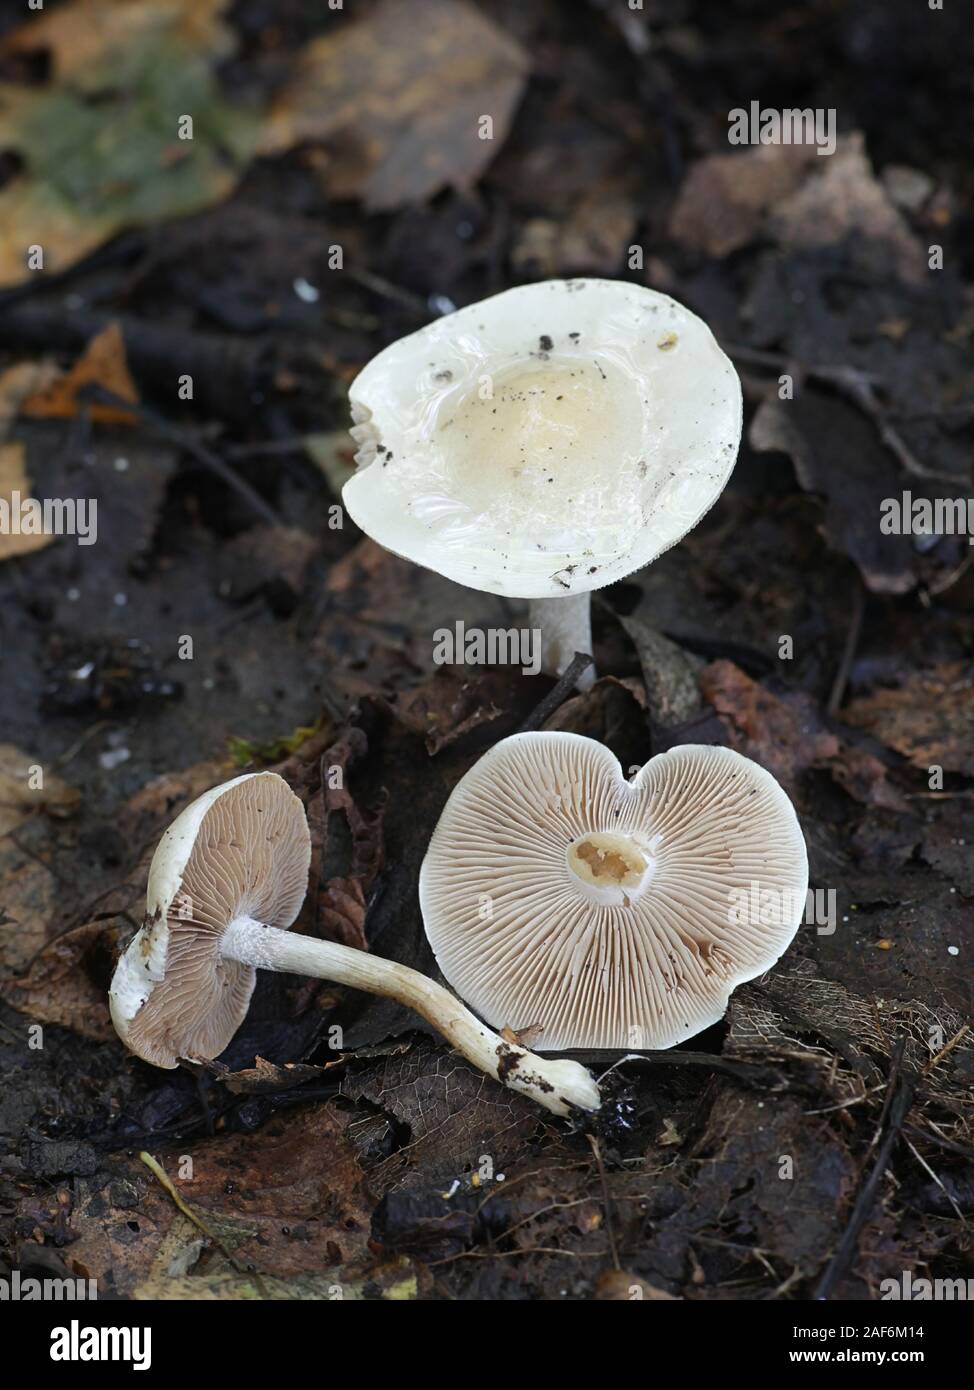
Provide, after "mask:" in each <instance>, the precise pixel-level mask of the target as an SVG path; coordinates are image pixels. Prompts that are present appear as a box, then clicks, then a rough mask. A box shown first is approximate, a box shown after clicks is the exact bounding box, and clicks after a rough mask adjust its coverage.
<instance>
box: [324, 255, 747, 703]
mask: <svg viewBox="0 0 974 1390" xmlns="http://www.w3.org/2000/svg"><path fill="white" fill-rule="evenodd" d="M349 398H350V402H351V407H352V418H353V420H354V422H355V423H354V425H353V428H352V434H353V436H354V437H355V439H356V441H357V443H358V445H359V449H358V452H357V454H356V462H357V463H358V465H359V467H358V471H357V472H356V473H355V474H354V476H353V477H352V478H350V479H349V481H348V482H347V483H346V484H345V487H344V489H343V492H342V497H343V500H344V502H345V506H346V507H347V509H348V512H349V514H350V515H351V517H352V519H353V520H354V521H355V522H356V523H357V525H358V526H360V527H361V529H362V530H363V531H365V532H366V533H367V534H368V535H370V536H371V537H372V538H373V539H374V540H377V541H379V542H380V544H382V545H384V546H385V547H386V548H387V549H388V550H391V551H394V552H395V553H396V554H397V555H403V556H405V557H406V558H407V559H409V560H413V561H415V562H416V563H417V564H421V565H425V566H426V567H427V568H428V569H432V570H436V571H437V572H438V573H440V574H442V575H445V576H446V577H447V578H448V579H453V580H455V581H456V582H457V583H458V584H466V585H467V586H469V587H470V588H472V589H481V590H485V591H486V592H487V593H492V594H503V595H507V596H510V597H514V598H525V599H529V600H530V601H531V604H530V614H529V623H530V626H531V627H532V628H540V630H541V634H542V642H541V645H542V651H541V665H542V669H543V670H544V671H546V672H547V673H548V674H560V673H561V672H562V671H564V669H565V668H566V667H567V666H568V665H569V663H570V662H571V660H572V657H573V655H574V653H575V651H576V650H577V651H581V652H585V653H589V654H590V653H591V649H592V636H591V626H590V606H591V600H590V591H591V590H593V589H600V588H602V587H603V586H604V585H606V584H611V583H613V582H614V581H615V580H617V579H622V578H624V577H625V576H626V575H628V574H631V573H632V571H633V570H636V569H639V568H640V567H641V566H643V565H646V564H649V563H650V562H651V561H652V560H655V559H656V557H657V556H658V555H660V554H661V553H662V552H663V551H664V550H668V549H669V548H670V546H672V545H675V544H676V542H677V541H679V540H680V539H681V538H682V537H683V536H685V535H686V533H687V532H688V531H689V530H690V529H691V528H692V527H693V526H695V525H696V524H697V522H698V521H699V520H700V519H701V517H702V516H703V515H704V513H705V512H707V511H708V510H709V508H710V507H711V506H713V504H714V502H715V501H716V500H717V498H718V497H719V496H720V493H721V492H722V491H723V488H724V486H725V484H726V482H727V479H728V478H729V477H730V474H731V470H732V469H733V467H734V461H735V459H736V457H737V449H738V445H739V443H740V438H741V386H740V381H739V380H738V376H737V373H736V372H735V370H734V368H733V366H732V365H731V363H730V362H729V360H728V359H727V357H725V355H724V354H723V352H721V350H720V348H719V347H718V346H717V343H716V342H715V340H714V337H713V335H712V333H711V332H710V330H709V328H708V327H707V326H706V324H705V323H704V322H703V320H702V319H699V318H698V317H697V316H696V315H695V314H692V313H691V312H690V311H689V310H688V309H685V308H684V307H683V306H682V305H680V304H677V303H676V302H675V301H674V300H672V299H669V298H668V297H667V296H666V295H663V294H658V293H657V292H656V291H655V290H650V289H647V288H645V287H644V286H641V285H632V284H628V283H625V282H622V281H615V280H597V279H589V280H548V281H544V282H542V283H540V284H535V285H525V286H521V287H519V288H516V289H512V290H507V291H505V292H504V293H503V294H498V295H495V296H493V297H492V298H491V299H486V300H484V301H483V302H481V303H479V304H472V305H470V306H468V307H467V308H465V309H459V310H457V312H455V313H452V314H448V315H447V316H446V317H444V318H440V319H437V320H436V321H435V322H433V323H431V324H428V325H427V326H426V327H425V328H423V329H420V331H419V332H417V333H412V334H410V335H409V336H408V337H405V338H401V339H400V340H399V341H398V342H395V343H393V344H392V345H391V346H390V347H387V348H386V349H385V350H384V351H382V352H380V353H379V354H378V356H377V357H375V358H373V360H372V361H371V362H370V363H368V365H367V366H366V367H365V368H364V369H363V370H362V371H361V372H360V373H359V375H358V376H357V377H356V378H355V380H354V381H353V382H352V385H351V387H350V389H349ZM591 679H592V673H591V670H590V671H589V672H587V673H586V676H585V677H583V678H582V680H581V681H580V682H579V683H580V684H582V685H584V684H585V683H587V682H590V681H591Z"/></svg>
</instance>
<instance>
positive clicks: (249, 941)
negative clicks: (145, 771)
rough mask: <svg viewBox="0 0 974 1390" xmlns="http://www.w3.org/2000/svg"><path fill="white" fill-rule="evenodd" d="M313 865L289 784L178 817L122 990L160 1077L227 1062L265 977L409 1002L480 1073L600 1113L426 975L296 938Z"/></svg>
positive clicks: (273, 782)
mask: <svg viewBox="0 0 974 1390" xmlns="http://www.w3.org/2000/svg"><path fill="white" fill-rule="evenodd" d="M310 858H311V837H310V835H309V833H308V824H307V819H306V817H305V813H304V807H303V806H302V804H301V802H300V801H299V800H298V798H297V797H296V796H295V795H294V793H293V792H292V791H291V790H290V788H289V787H288V785H287V783H286V782H285V781H284V780H283V778H281V777H278V776H277V774H276V773H272V772H258V773H249V774H247V775H245V776H243V777H236V778H234V779H233V781H231V782H226V783H224V784H223V785H222V786H219V787H214V788H212V790H210V791H208V792H206V793H205V794H204V795H203V796H201V797H200V798H199V799H198V800H197V801H194V802H193V803H192V804H191V805H190V806H187V807H186V809H185V810H184V811H183V812H182V813H181V814H180V815H179V816H177V817H176V819H175V820H174V821H173V823H172V825H171V826H170V827H169V829H168V830H167V831H166V832H165V834H164V835H163V837H162V839H161V840H160V842H159V846H158V848H157V849H156V852H155V854H154V856H153V859H152V864H151V866H150V868H149V884H148V890H147V895H146V909H147V911H146V918H145V921H144V923H143V925H142V927H141V929H140V931H139V932H138V933H137V935H136V936H135V938H134V939H133V941H132V943H131V945H130V946H129V947H128V950H127V951H126V952H125V954H124V955H123V956H122V958H121V960H120V961H119V963H118V966H117V967H116V970H115V974H114V977H113V979H112V984H111V990H110V993H109V1003H110V1007H111V1014H112V1021H113V1022H114V1024H115V1028H116V1030H117V1032H118V1034H119V1037H120V1038H121V1039H122V1041H123V1042H124V1043H125V1045H126V1046H127V1047H128V1048H130V1049H131V1051H132V1052H135V1053H136V1054H137V1055H138V1056H140V1057H142V1058H144V1059H145V1060H146V1061H147V1062H152V1063H153V1064H154V1065H155V1066H157V1067H175V1066H176V1065H177V1064H178V1061H179V1058H181V1057H186V1058H192V1057H216V1056H218V1055H219V1054H220V1053H221V1052H222V1051H223V1050H224V1048H225V1047H226V1046H227V1045H228V1043H229V1042H230V1040H231V1038H232V1037H233V1035H234V1033H235V1032H236V1031H237V1029H238V1028H239V1027H240V1025H241V1023H242V1022H243V1020H244V1016H245V1015H246V1012H247V1008H248V1005H249V1004H250V997H251V995H252V993H253V990H254V984H255V982H256V978H257V974H256V972H257V970H258V969H264V970H282V971H289V972H294V973H296V974H304V975H312V976H315V977H316V978H318V979H322V980H333V981H335V982H336V983H338V984H345V985H351V986H353V987H354V988H356V989H363V990H367V991H370V992H371V993H373V994H381V995H386V996H388V997H389V998H392V999H396V1000H398V1001H399V1002H400V1003H402V1004H405V1005H406V1006H407V1007H408V1008H411V1009H414V1010H415V1011H416V1013H418V1014H421V1015H422V1017H423V1018H425V1019H426V1020H427V1021H428V1022H429V1023H431V1024H432V1025H433V1026H434V1028H437V1029H438V1030H439V1031H440V1032H441V1033H442V1034H443V1036H444V1037H445V1038H446V1039H447V1040H448V1041H449V1042H451V1043H452V1044H453V1046H454V1047H455V1048H456V1049H457V1051H459V1052H461V1053H462V1054H463V1056H464V1057H466V1058H467V1060H468V1061H470V1062H471V1063H473V1065H474V1066H476V1067H479V1068H480V1070H482V1071H485V1072H487V1073H488V1075H490V1076H494V1077H496V1078H497V1079H498V1080H500V1081H502V1082H504V1084H505V1085H507V1086H510V1087H511V1088H512V1089H513V1090H516V1091H521V1092H522V1093H523V1094H525V1095H528V1096H531V1097H532V1099H534V1100H536V1101H537V1102H538V1103H539V1104H540V1105H543V1106H545V1107H546V1108H547V1109H548V1110H551V1111H553V1113H554V1114H556V1115H566V1114H568V1113H570V1111H571V1110H572V1109H573V1108H574V1107H578V1108H579V1109H582V1110H596V1109H598V1106H599V1091H598V1087H597V1086H596V1084H595V1082H594V1081H593V1080H592V1078H591V1076H590V1075H589V1073H588V1072H587V1071H586V1070H585V1068H584V1067H582V1066H579V1064H578V1063H577V1062H572V1061H557V1060H550V1059H545V1058H541V1057H535V1056H534V1055H533V1054H532V1053H530V1052H528V1051H526V1050H525V1049H524V1048H522V1047H519V1046H517V1045H516V1044H515V1043H512V1042H508V1041H507V1040H505V1039H504V1038H500V1037H498V1036H497V1035H496V1034H494V1033H492V1032H491V1031H490V1029H489V1028H485V1027H484V1025H483V1024H482V1023H481V1022H480V1020H479V1019H477V1018H475V1017H474V1016H473V1014H471V1013H470V1011H469V1010H468V1009H466V1008H464V1006H463V1004H461V1003H460V1002H459V1001H458V1000H457V999H456V998H455V997H454V996H453V995H452V994H451V993H450V992H449V990H446V989H444V988H443V986H442V985H438V984H435V983H434V982H433V981H432V980H428V979H427V978H426V977H425V976H424V975H422V974H420V973H419V971H417V970H410V969H409V968H408V967H407V966H403V965H397V964H395V963H394V962H392V961H387V960H380V959H378V958H377V957H375V956H372V955H369V954H368V952H366V951H356V950H353V949H352V948H351V947H348V946H342V945H339V944H338V943H336V942H333V941H318V940H315V939H313V938H311V937H307V936H298V935H292V934H291V933H290V932H289V931H288V930H287V928H288V927H290V926H291V924H292V923H293V921H294V919H295V918H296V916H297V914H298V912H299V911H300V908H301V904H302V902H303V901H304V897H305V894H306V892H307V886H308V865H309V863H310Z"/></svg>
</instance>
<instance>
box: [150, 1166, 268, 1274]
mask: <svg viewBox="0 0 974 1390" xmlns="http://www.w3.org/2000/svg"><path fill="white" fill-rule="evenodd" d="M139 1159H140V1160H141V1162H142V1163H144V1164H145V1166H146V1167H147V1168H148V1170H149V1172H150V1173H151V1174H152V1175H153V1177H154V1178H155V1179H156V1181H157V1182H158V1183H159V1184H160V1185H161V1186H162V1187H163V1188H164V1189H165V1191H166V1192H168V1194H169V1196H170V1197H171V1198H172V1200H173V1201H174V1202H175V1203H176V1206H177V1207H178V1208H179V1210H180V1211H181V1212H182V1214H183V1215H184V1216H185V1217H186V1220H187V1221H191V1222H192V1223H193V1225H194V1226H195V1227H197V1229H198V1230H200V1231H202V1232H203V1234H204V1235H205V1236H206V1238H207V1239H208V1240H211V1241H212V1242H213V1244H214V1245H215V1246H216V1248H217V1249H218V1250H219V1251H220V1253H221V1254H222V1255H223V1256H224V1257H225V1258H226V1259H227V1260H229V1262H230V1264H231V1265H232V1266H233V1268H234V1269H235V1270H236V1271H237V1273H238V1274H243V1275H245V1276H246V1277H247V1278H248V1279H253V1281H254V1283H255V1285H256V1286H257V1290H258V1292H259V1294H260V1296H261V1298H269V1297H270V1295H269V1294H268V1292H267V1286H266V1285H265V1284H264V1281H263V1279H261V1277H260V1275H259V1274H258V1273H257V1271H256V1270H255V1269H253V1270H251V1269H247V1267H246V1266H245V1265H243V1264H241V1262H240V1261H239V1260H238V1259H237V1257H236V1255H233V1254H232V1253H231V1252H230V1251H229V1250H228V1249H227V1247H226V1245H225V1244H224V1243H223V1241H222V1240H221V1239H220V1237H219V1236H218V1235H217V1233H216V1231H214V1230H213V1228H212V1227H211V1226H208V1225H207V1224H206V1222H205V1221H204V1220H203V1218H202V1216H200V1215H199V1213H198V1212H196V1211H194V1210H193V1208H192V1207H191V1206H190V1205H189V1203H188V1202H184V1201H183V1199H182V1197H181V1196H180V1195H179V1193H178V1192H177V1191H176V1189H175V1187H174V1186H173V1183H172V1179H171V1178H170V1177H169V1174H168V1173H167V1172H166V1170H165V1168H163V1166H162V1164H161V1163H158V1162H157V1161H156V1159H154V1158H153V1157H152V1155H151V1154H150V1153H146V1151H145V1149H143V1150H142V1152H141V1153H140V1154H139Z"/></svg>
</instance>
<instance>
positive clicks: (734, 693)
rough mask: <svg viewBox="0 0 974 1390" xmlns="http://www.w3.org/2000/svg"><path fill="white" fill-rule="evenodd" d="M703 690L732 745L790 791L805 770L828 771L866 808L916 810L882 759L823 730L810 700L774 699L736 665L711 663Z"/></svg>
mask: <svg viewBox="0 0 974 1390" xmlns="http://www.w3.org/2000/svg"><path fill="white" fill-rule="evenodd" d="M700 686H701V690H702V692H703V695H704V698H705V699H706V700H709V702H710V704H711V705H712V706H713V707H714V709H715V710H716V712H717V714H718V716H719V718H720V720H721V722H722V724H723V725H724V727H725V729H726V730H727V734H728V742H729V744H730V746H731V747H732V748H736V749H737V751H738V752H739V753H743V754H744V755H745V757H748V758H753V759H754V761H755V762H758V763H760V764H761V766H762V767H766V768H767V769H768V771H769V772H772V773H773V774H774V775H775V777H777V779H778V781H779V782H781V783H783V785H784V786H785V787H787V788H788V789H789V790H791V791H794V788H795V785H796V783H797V781H798V779H799V777H800V776H801V774H802V773H803V772H806V771H807V770H808V769H809V768H822V769H825V770H826V771H828V772H829V773H831V775H832V777H833V778H834V779H835V781H836V782H837V783H838V784H839V786H841V787H842V789H843V790H844V791H845V792H847V793H848V794H849V796H851V797H853V798H854V799H855V800H856V801H859V802H860V803H861V804H863V805H865V806H885V807H887V808H888V809H889V810H894V811H907V810H909V809H910V807H909V802H908V801H907V800H906V799H905V798H904V797H903V796H901V794H900V793H899V792H898V791H897V790H896V788H895V787H893V786H891V785H890V784H889V782H888V781H887V780H886V769H885V767H884V766H883V764H882V763H881V762H880V761H879V759H878V758H875V757H873V755H872V754H871V753H869V752H867V751H866V750H865V749H862V748H858V747H856V746H854V745H851V744H849V743H848V742H846V741H845V740H843V739H841V738H840V737H839V736H838V735H837V734H835V733H832V732H830V731H829V730H827V729H825V728H823V727H822V724H821V721H820V719H819V715H818V710H817V708H816V705H815V702H814V701H813V700H812V699H811V697H810V696H808V695H806V694H804V693H803V692H795V693H789V694H788V695H787V696H786V697H784V696H778V695H772V694H771V692H770V691H768V690H765V688H764V687H763V686H762V685H759V684H758V682H757V681H754V680H752V679H751V678H750V676H747V675H745V673H744V672H743V671H742V670H740V668H739V667H737V666H735V665H734V664H733V662H730V661H714V662H711V664H710V665H709V666H707V667H705V668H704V670H703V672H702V673H701V681H700Z"/></svg>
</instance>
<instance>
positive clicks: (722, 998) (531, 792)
mask: <svg viewBox="0 0 974 1390" xmlns="http://www.w3.org/2000/svg"><path fill="white" fill-rule="evenodd" d="M807 886H808V861H807V856H806V851H805V842H804V839H803V837H802V833H801V829H800V827H799V825H798V820H797V818H796V816H795V811H794V808H793V807H792V805H791V802H790V801H789V799H788V797H787V796H786V795H785V793H784V792H783V791H782V789H781V787H780V786H779V785H778V783H777V782H776V781H775V780H774V778H773V777H772V776H771V775H770V773H768V772H766V771H765V770H764V769H763V768H762V767H760V766H759V765H758V764H757V763H754V762H752V761H751V760H750V759H748V758H744V757H742V756H741V755H740V754H738V753H735V752H733V751H732V750H731V749H729V748H721V747H704V746H697V745H686V746H683V747H678V748H674V749H671V750H670V751H669V752H666V753H661V754H659V755H658V756H657V757H655V758H652V759H651V760H650V761H649V762H648V763H647V764H646V766H645V767H643V768H642V769H641V771H640V772H639V773H638V775H637V776H636V777H635V778H634V779H633V781H632V782H628V781H626V779H625V778H624V776H623V774H622V769H621V767H620V766H619V763H618V761H617V759H616V758H615V757H614V756H613V755H612V753H610V752H609V750H608V749H606V748H605V747H603V746H602V744H600V743H597V742H595V740H593V739H588V738H583V737H581V736H580V735H577V734H569V733H529V734H515V735H514V736H513V737H511V738H507V739H503V740H502V741H501V742H500V743H498V744H497V745H496V746H495V747H494V748H492V749H491V750H490V751H489V752H488V753H487V754H485V756H484V757H483V758H481V759H480V761H479V762H478V763H476V764H475V765H474V767H473V768H471V770H470V771H469V772H468V773H467V774H466V776H465V777H464V778H463V779H462V780H461V781H460V782H459V784H458V785H457V786H456V788H455V789H454V791H453V793H452V795H451V797H450V799H449V801H448V802H447V804H446V807H445V809H444V811H443V814H442V816H441V818H440V821H439V824H438V825H437V827H436V830H435V832H434V834H433V838H432V840H431V842H430V847H429V851H428V853H427V855H426V859H425V861H424V863H423V867H422V872H421V875H420V902H421V906H422V912H423V919H424V921H425V924H426V933H427V936H428V937H429V940H430V943H431V945H432V947H433V950H434V952H435V954H436V958H437V961H438V963H439V966H440V969H441V970H442V971H443V974H444V975H445V976H446V978H447V980H449V982H450V984H451V985H452V986H453V988H454V989H455V990H456V991H457V993H458V994H460V995H461V996H462V997H463V998H464V999H465V1000H466V1001H467V1003H468V1004H470V1005H471V1006H472V1007H473V1008H474V1009H476V1010H477V1011H478V1012H479V1013H480V1014H481V1015H482V1016H483V1017H484V1018H485V1019H486V1020H487V1022H488V1023H490V1024H491V1025H492V1026H493V1027H495V1028H502V1027H505V1026H506V1027H510V1028H513V1029H515V1030H527V1029H530V1030H532V1032H531V1045H532V1046H533V1047H535V1048H540V1049H549V1050H552V1051H557V1050H559V1049H563V1048H585V1047H589V1048H595V1047H607V1048H609V1047H611V1048H616V1047H618V1048H626V1047H630V1048H666V1047H671V1046H673V1045H674V1044H675V1043H678V1042H682V1041H683V1040H684V1039H685V1038H688V1037H691V1036H693V1034H695V1033H698V1032H700V1031H701V1030H702V1029H704V1028H707V1027H709V1026H710V1025H711V1024H713V1023H716V1022H717V1021H718V1020H719V1019H720V1018H722V1017H723V1015H724V1012H725V1011H726V1008H727V1000H728V998H729V996H730V993H731V991H732V990H733V989H734V988H735V987H736V986H737V985H738V984H741V983H743V982H744V981H745V980H750V979H753V978H754V977H755V976H757V975H759V974H761V973H762V972H763V971H765V970H767V969H768V968H769V967H770V966H771V965H772V964H773V963H774V962H775V961H776V960H777V959H778V957H779V956H780V955H781V954H782V952H783V951H784V950H785V948H786V947H787V946H788V944H789V942H790V941H791V940H792V938H793V936H794V934H795V931H796V930H797V927H798V924H799V922H800V921H801V919H802V916H803V915H804V911H805V895H806V891H807ZM534 1030H539V1031H534Z"/></svg>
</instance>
